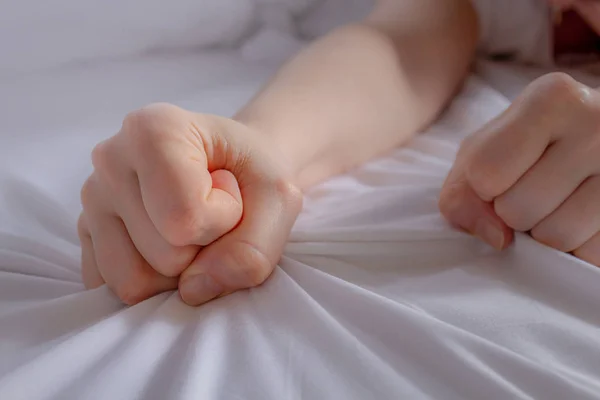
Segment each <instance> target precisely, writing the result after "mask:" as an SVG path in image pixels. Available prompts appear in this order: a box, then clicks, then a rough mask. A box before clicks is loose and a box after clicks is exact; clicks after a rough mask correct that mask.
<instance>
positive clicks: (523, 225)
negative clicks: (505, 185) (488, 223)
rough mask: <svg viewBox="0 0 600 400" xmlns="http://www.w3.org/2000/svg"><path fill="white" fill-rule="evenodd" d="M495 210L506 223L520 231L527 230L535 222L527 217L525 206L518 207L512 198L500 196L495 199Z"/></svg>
mask: <svg viewBox="0 0 600 400" xmlns="http://www.w3.org/2000/svg"><path fill="white" fill-rule="evenodd" d="M494 212H495V213H496V215H498V216H499V217H500V219H502V221H504V223H505V224H506V225H508V226H509V227H511V228H512V229H514V230H516V231H519V232H527V231H529V230H530V229H531V228H533V224H532V223H531V222H530V221H529V219H528V218H527V217H526V215H527V213H526V212H525V211H524V209H523V207H517V206H515V204H514V203H513V201H512V200H509V199H508V198H507V197H505V196H500V197H498V198H497V199H495V200H494Z"/></svg>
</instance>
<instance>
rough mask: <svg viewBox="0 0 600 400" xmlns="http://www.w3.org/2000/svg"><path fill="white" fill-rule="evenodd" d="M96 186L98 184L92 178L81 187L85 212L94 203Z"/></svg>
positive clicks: (80, 195)
mask: <svg viewBox="0 0 600 400" xmlns="http://www.w3.org/2000/svg"><path fill="white" fill-rule="evenodd" d="M95 186H96V182H95V180H94V179H92V177H91V176H90V177H89V178H88V179H86V180H85V182H83V185H82V186H81V191H80V192H79V197H80V200H81V205H82V206H83V209H84V210H85V209H87V208H89V207H90V205H91V203H92V202H93V201H94V198H95V196H94V193H95V191H96V189H95Z"/></svg>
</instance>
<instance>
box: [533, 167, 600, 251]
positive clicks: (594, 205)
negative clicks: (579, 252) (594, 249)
mask: <svg viewBox="0 0 600 400" xmlns="http://www.w3.org/2000/svg"><path fill="white" fill-rule="evenodd" d="M598 230H600V176H593V177H590V178H588V179H587V180H586V181H585V182H583V183H582V184H581V186H579V188H577V190H575V191H574V192H573V194H572V195H571V196H570V197H569V198H568V199H567V200H566V201H565V202H564V203H563V204H562V205H561V206H560V207H559V208H558V209H557V210H556V211H554V212H553V213H552V214H550V215H549V216H548V217H547V218H546V219H544V220H543V221H542V222H540V223H539V224H538V225H537V226H535V227H534V228H533V229H532V231H531V236H532V237H533V238H534V239H536V240H537V241H539V242H541V243H544V244H546V245H548V246H550V247H553V248H555V249H557V250H560V251H564V252H571V251H574V250H575V249H577V248H579V247H581V246H583V245H584V244H585V243H586V242H588V241H589V240H590V239H591V238H592V236H594V235H595V234H596V233H597V232H598Z"/></svg>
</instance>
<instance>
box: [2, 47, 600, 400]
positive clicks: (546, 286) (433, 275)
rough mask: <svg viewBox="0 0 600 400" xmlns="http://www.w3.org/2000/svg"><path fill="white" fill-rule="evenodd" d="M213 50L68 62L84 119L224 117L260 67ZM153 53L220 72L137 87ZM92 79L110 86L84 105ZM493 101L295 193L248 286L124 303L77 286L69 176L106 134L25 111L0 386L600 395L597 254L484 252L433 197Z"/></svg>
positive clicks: (5, 227)
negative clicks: (174, 113) (153, 106)
mask: <svg viewBox="0 0 600 400" xmlns="http://www.w3.org/2000/svg"><path fill="white" fill-rule="evenodd" d="M211 57H213V56H211ZM211 57H208V58H205V59H202V60H199V59H196V58H191V59H186V58H181V59H173V60H169V61H168V62H167V61H165V60H163V59H157V60H153V61H152V60H149V59H144V60H142V61H139V64H138V65H137V66H136V67H135V68H133V67H132V66H131V65H130V64H127V65H126V66H123V65H121V67H122V68H121V69H119V68H117V67H116V66H114V67H113V68H114V69H112V70H108V71H107V70H106V69H104V68H98V70H96V71H95V72H94V71H83V72H81V74H83V75H82V76H85V77H87V79H86V81H90V82H96V85H98V87H97V88H94V87H93V86H88V87H87V92H86V93H88V95H87V97H86V96H84V95H82V96H81V97H80V98H79V101H80V102H82V103H83V104H84V105H87V106H88V107H87V108H86V109H87V110H88V114H87V115H84V117H85V118H84V117H81V118H84V119H85V120H87V121H106V120H110V121H113V122H111V124H112V123H114V124H115V125H117V124H118V119H119V116H121V115H122V112H124V111H126V110H127V108H128V106H129V105H131V103H136V102H145V101H148V100H149V99H151V98H153V97H157V96H164V97H167V98H173V99H175V100H174V101H175V102H176V103H177V104H179V105H182V106H185V107H188V108H191V109H200V110H205V109H207V108H210V110H211V111H213V112H218V113H222V114H224V115H228V114H230V113H233V112H234V111H235V108H237V106H238V105H239V104H241V103H243V102H244V101H246V100H247V98H248V97H249V96H251V95H252V93H253V92H254V91H255V90H256V89H257V88H258V87H259V85H260V84H261V83H262V82H263V81H264V80H265V79H267V77H268V76H269V74H270V73H271V72H272V71H271V70H269V69H268V68H265V69H264V70H261V69H260V68H258V67H256V66H255V67H254V68H250V69H249V70H247V71H246V72H245V73H246V75H244V76H245V78H244V79H242V78H239V77H240V75H239V74H240V72H241V71H240V70H239V69H241V65H242V64H240V63H235V62H232V61H235V58H234V56H231V55H227V56H226V55H222V56H221V57H216V58H215V57H213V58H211ZM171 63H172V64H171ZM219 63H221V64H219ZM169 65H173V66H175V65H177V68H178V72H179V75H180V79H181V80H185V79H187V75H186V71H187V70H190V71H193V70H197V67H198V65H203V70H208V69H209V67H211V66H212V68H214V69H219V68H218V66H219V65H222V66H225V65H230V67H229V68H230V69H229V70H227V69H224V68H221V69H220V70H221V74H223V75H222V77H223V78H224V79H223V83H222V84H221V86H218V87H216V86H215V84H214V76H212V75H211V74H210V73H209V74H207V76H206V77H205V81H204V82H205V83H204V84H203V83H202V82H203V81H202V79H200V78H197V80H196V81H195V85H196V86H195V89H194V90H193V91H190V90H189V87H188V86H186V85H181V86H178V81H177V80H176V79H175V78H171V79H173V80H171V81H169V85H164V86H163V85H160V84H157V85H156V86H154V87H152V90H150V89H148V88H147V89H146V91H143V90H139V91H136V90H134V89H135V86H136V85H139V86H140V89H141V88H142V87H143V83H144V82H143V81H141V82H137V83H136V81H134V80H132V79H130V77H132V76H137V75H139V73H140V71H143V72H144V73H143V75H144V76H146V77H147V78H148V79H150V78H152V80H157V81H158V82H161V80H160V77H161V76H162V75H161V74H163V73H164V74H166V72H164V71H165V69H167V70H168V68H166V67H168V66H169ZM231 65H233V66H231ZM236 65H237V67H236ZM236 68H238V69H236ZM105 74H109V75H110V76H111V77H112V79H113V80H114V79H116V80H117V81H118V80H119V79H121V80H122V83H121V84H120V85H121V86H119V85H117V84H115V86H113V87H111V86H110V85H108V86H109V87H108V88H107V87H105V86H106V84H105V85H102V82H103V79H102V77H103V76H105ZM233 76H238V80H237V81H235V83H233V82H234V81H233V80H232V79H230V78H231V77H233ZM48 79H50V80H52V82H57V80H56V79H57V78H56V76H51V77H49V78H48ZM78 79H81V78H78ZM68 81H69V79H68V78H67V77H65V78H64V81H62V82H63V83H65V85H66V84H67V82H68ZM75 82H78V80H77V79H76V80H75ZM111 82H113V81H112V80H111ZM90 85H91V84H90ZM11 87H13V88H14V86H11ZM40 87H41V88H51V86H44V85H40ZM67 87H68V86H65V90H64V91H63V92H65V93H68V90H66V88H67ZM177 87H181V88H182V89H181V90H179V92H178V95H179V97H177V95H176V94H174V93H173V90H174V89H173V88H177ZM7 88H8V87H5V88H4V89H7ZM184 88H186V89H185V90H184ZM109 89H111V90H109ZM48 90H49V89H48ZM103 90H105V91H106V92H107V94H106V95H105V96H104V97H105V98H110V97H111V96H113V95H115V93H116V94H118V96H117V97H118V98H119V99H118V101H116V102H115V103H114V104H112V108H110V107H109V108H108V109H106V110H104V113H103V114H102V113H100V114H97V110H94V108H93V107H89V105H90V104H95V103H94V102H98V101H100V100H101V99H99V98H98V96H100V94H102V93H104V92H103ZM5 93H6V92H5ZM109 94H110V96H109ZM15 96H16V91H15ZM40 96H42V97H41V98H42V99H43V98H44V92H43V90H41V91H40ZM59 98H61V99H63V101H64V102H68V101H70V98H69V96H67V95H64V94H63V96H62V97H59ZM507 104H508V101H507V99H506V98H505V97H504V96H502V95H500V94H499V93H498V92H497V91H495V90H494V89H492V88H491V87H489V86H488V85H487V84H486V83H484V82H483V81H481V80H480V79H478V78H476V77H473V78H471V79H470V80H469V82H468V84H467V86H466V88H465V89H464V91H463V93H462V94H461V95H460V96H459V97H458V98H457V99H456V100H455V101H454V102H453V105H452V107H450V109H449V110H447V112H446V113H445V115H444V117H443V118H442V120H441V121H440V122H439V123H438V124H436V125H435V126H433V127H432V128H431V129H430V130H429V131H428V132H426V133H424V134H422V135H420V136H419V137H418V138H416V139H415V140H413V141H412V142H411V143H410V144H409V145H408V146H407V147H405V148H403V149H399V150H397V151H395V152H393V153H392V154H390V155H389V156H387V157H384V158H381V159H378V160H375V161H373V162H371V163H369V164H367V165H365V166H363V167H362V168H359V169H357V170H355V171H353V172H352V173H349V174H347V175H344V176H341V177H338V178H335V179H333V180H332V181H330V182H327V183H325V184H323V185H320V186H318V187H315V188H314V189H313V190H311V191H310V192H309V193H308V194H307V199H306V205H305V210H304V212H303V213H302V215H301V216H300V219H299V220H298V222H297V224H296V226H295V227H294V230H293V233H292V235H291V238H290V242H289V244H288V245H287V247H286V249H285V253H284V256H283V258H282V260H281V262H280V264H279V266H278V267H277V268H276V270H275V272H274V273H273V275H272V276H271V278H270V279H269V280H268V281H267V282H266V283H265V284H264V285H262V286H260V287H258V288H255V289H251V290H246V291H241V292H238V293H235V294H233V295H231V296H227V297H225V298H222V299H219V300H216V301H213V302H211V303H209V304H207V305H205V306H202V307H200V308H192V307H188V306H186V305H184V304H183V303H182V302H181V300H180V299H179V297H178V295H177V293H174V292H173V293H164V294H161V295H158V296H155V297H153V298H151V299H149V300H147V301H145V302H143V303H141V304H139V305H136V306H133V307H125V306H123V305H122V304H120V303H119V302H118V300H117V299H116V298H115V297H114V296H113V295H112V294H111V293H110V291H109V290H107V289H106V288H105V287H101V288H98V289H96V290H92V291H84V290H83V286H82V284H81V279H80V276H79V246H78V240H77V236H76V232H75V221H76V218H77V215H78V213H79V210H80V208H79V205H78V188H79V186H80V185H81V182H82V181H83V179H84V178H85V176H86V175H87V174H88V173H89V171H90V168H91V167H90V165H89V160H88V154H89V153H87V152H88V151H89V149H90V148H91V147H92V146H93V144H94V143H96V142H97V141H98V140H100V139H101V138H103V137H106V136H109V135H110V134H111V133H112V132H111V129H110V127H109V126H108V125H102V124H100V123H98V124H96V125H94V128H88V129H86V130H82V129H80V128H79V127H80V126H85V125H80V123H79V122H75V121H72V120H70V119H69V118H68V116H67V115H65V116H63V117H62V118H61V117H60V116H57V117H56V119H55V120H54V121H50V122H52V123H50V122H49V125H48V128H47V131H46V134H45V135H44V134H42V133H40V132H39V129H38V128H36V126H35V123H34V122H29V124H31V125H27V124H28V122H27V121H24V123H23V128H22V130H21V131H20V132H21V135H20V136H19V135H17V138H16V139H14V140H13V142H11V143H9V144H7V145H5V146H3V147H2V148H1V149H0V153H1V155H2V157H0V171H1V173H0V187H1V188H2V190H1V191H0V227H1V229H0V230H1V233H0V398H3V399H4V398H6V399H11V400H12V399H15V400H17V399H27V400H38V399H39V400H50V399H56V400H59V399H60V400H64V399H106V398H114V399H121V398H123V399H157V400H158V399H165V398H168V399H175V400H179V399H181V400H187V399H190V400H191V399H198V398H202V399H223V398H227V399H235V398H243V399H257V400H258V399H260V400H264V399H282V398H285V399H288V398H289V399H307V398H308V399H311V398H315V399H316V398H340V399H342V398H343V399H365V398H411V399H420V398H443V399H480V398H487V399H506V398H511V399H530V398H544V399H566V398H577V399H597V398H600V375H599V374H600V372H599V371H600V368H599V367H600V339H599V338H600V335H599V333H600V314H598V308H599V305H600V291H599V290H598V287H600V272H599V271H598V269H596V268H595V267H593V266H591V265H588V264H586V263H584V262H581V261H579V260H577V259H575V258H573V257H571V256H569V255H566V254H562V253H559V252H557V251H554V250H552V249H549V248H547V247H545V246H543V245H541V244H539V243H536V242H535V241H533V240H531V239H530V238H529V237H527V236H524V235H518V236H517V238H516V242H515V244H514V246H513V247H511V248H510V249H509V250H507V251H505V252H502V253H498V252H495V251H494V250H492V249H490V248H488V247H487V246H485V245H483V244H481V243H479V242H478V241H477V240H476V239H474V238H471V237H469V236H467V235H465V234H463V233H460V232H456V231H454V230H452V229H451V228H450V227H449V226H447V225H446V223H445V222H444V221H443V220H442V218H441V217H440V216H439V213H438V210H437V207H436V203H437V196H438V192H439V189H440V186H441V183H442V181H443V179H444V176H445V174H446V172H447V171H448V169H449V168H450V166H451V163H452V160H453V158H454V155H455V152H456V150H457V148H458V144H459V142H460V140H461V138H462V137H464V135H466V134H468V133H469V132H471V131H473V130H475V129H477V128H478V127H479V126H480V125H481V124H482V123H484V122H485V121H486V120H488V119H490V118H492V117H493V116H495V115H496V114H497V113H499V112H500V111H502V110H503V109H504V108H505V107H506V106H507ZM34 105H35V103H34ZM82 107H83V106H82ZM42 109H43V105H42V104H40V105H39V106H38V110H40V112H41V110H42ZM34 111H36V110H34ZM0 112H1V113H5V114H6V111H0ZM40 115H45V114H43V113H41V114H40ZM2 116H3V117H4V116H5V115H2ZM4 121H5V120H4ZM3 126H4V127H7V126H9V125H7V122H3ZM59 126H60V128H58V127H59ZM15 129H16V128H15ZM14 132H19V131H14Z"/></svg>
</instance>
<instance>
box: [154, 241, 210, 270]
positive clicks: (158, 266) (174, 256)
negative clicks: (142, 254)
mask: <svg viewBox="0 0 600 400" xmlns="http://www.w3.org/2000/svg"><path fill="white" fill-rule="evenodd" d="M197 252H198V248H197V247H196V246H186V247H182V248H175V249H171V251H163V252H159V253H157V254H156V256H155V257H154V259H152V261H151V262H150V265H151V266H152V268H154V270H155V271H157V272H158V273H159V274H161V275H163V276H166V277H170V278H172V277H176V276H179V275H180V274H181V272H183V270H184V269H185V268H186V267H187V266H189V265H190V264H191V262H192V261H193V259H194V257H195V256H196V254H197Z"/></svg>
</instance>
